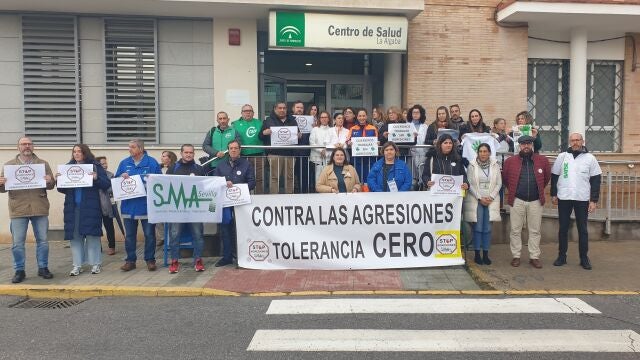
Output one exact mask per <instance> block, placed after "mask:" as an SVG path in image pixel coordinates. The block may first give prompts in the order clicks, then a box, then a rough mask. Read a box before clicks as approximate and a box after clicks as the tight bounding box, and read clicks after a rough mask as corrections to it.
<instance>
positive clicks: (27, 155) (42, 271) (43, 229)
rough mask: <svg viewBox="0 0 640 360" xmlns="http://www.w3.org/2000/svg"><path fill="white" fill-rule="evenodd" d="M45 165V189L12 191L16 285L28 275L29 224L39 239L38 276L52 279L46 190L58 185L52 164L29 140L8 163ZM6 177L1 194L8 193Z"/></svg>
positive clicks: (0, 185)
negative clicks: (26, 241)
mask: <svg viewBox="0 0 640 360" xmlns="http://www.w3.org/2000/svg"><path fill="white" fill-rule="evenodd" d="M29 164H44V169H45V176H44V179H45V181H46V188H35V189H23V190H9V216H10V217H11V236H12V237H13V245H12V247H11V251H12V252H13V268H14V269H15V275H14V276H13V279H12V280H11V282H12V283H14V284H17V283H21V282H22V281H24V279H25V278H26V273H25V271H24V264H25V249H24V242H25V240H26V237H27V228H28V227H29V221H31V227H32V228H33V234H34V235H35V238H36V259H37V262H38V276H40V277H42V278H44V279H51V278H53V274H52V273H51V272H49V242H48V241H47V230H48V229H49V199H48V198H47V190H51V189H53V187H54V186H55V178H54V177H53V172H52V171H51V167H50V166H49V163H48V162H46V161H44V160H42V159H40V158H38V157H37V156H36V154H34V153H33V141H32V140H31V139H30V138H28V137H22V138H20V140H18V155H17V156H16V157H15V159H12V160H10V161H8V162H7V163H6V164H5V165H29ZM6 182H7V178H6V177H5V175H4V169H3V170H2V175H0V192H7V190H6V189H5V184H6Z"/></svg>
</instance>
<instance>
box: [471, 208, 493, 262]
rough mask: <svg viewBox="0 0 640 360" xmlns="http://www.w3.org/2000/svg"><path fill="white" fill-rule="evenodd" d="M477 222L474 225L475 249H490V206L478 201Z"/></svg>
mask: <svg viewBox="0 0 640 360" xmlns="http://www.w3.org/2000/svg"><path fill="white" fill-rule="evenodd" d="M476 214H477V217H478V218H477V220H478V221H477V222H476V223H475V225H474V226H473V249H474V250H487V251H488V250H489V246H490V245H491V222H490V221H489V207H488V206H484V205H482V204H480V202H479V201H478V211H477V213H476Z"/></svg>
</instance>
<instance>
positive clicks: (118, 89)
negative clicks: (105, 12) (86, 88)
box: [104, 18, 158, 142]
mask: <svg viewBox="0 0 640 360" xmlns="http://www.w3.org/2000/svg"><path fill="white" fill-rule="evenodd" d="M156 33H157V27H156V21H155V19H129V18H127V19H120V18H106V19H105V20H104V48H105V69H106V84H105V85H106V89H105V90H106V91H105V93H106V112H107V114H106V115H107V116H106V119H107V142H127V141H129V140H130V139H131V138H134V137H136V138H141V139H143V140H145V141H148V142H157V141H158V133H157V131H158V126H157V124H158V117H157V114H158V109H157V101H156V95H157V60H156V41H157V40H156Z"/></svg>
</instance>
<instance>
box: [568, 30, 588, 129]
mask: <svg viewBox="0 0 640 360" xmlns="http://www.w3.org/2000/svg"><path fill="white" fill-rule="evenodd" d="M569 66H570V67H569V133H575V132H577V133H580V134H582V135H583V136H584V134H585V127H586V126H585V119H586V103H587V30H586V29H585V28H574V29H571V64H570V65H569Z"/></svg>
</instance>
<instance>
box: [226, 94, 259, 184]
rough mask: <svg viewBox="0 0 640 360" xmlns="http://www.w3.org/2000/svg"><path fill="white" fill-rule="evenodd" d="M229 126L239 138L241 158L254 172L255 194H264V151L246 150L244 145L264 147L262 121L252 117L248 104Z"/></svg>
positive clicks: (251, 108)
mask: <svg viewBox="0 0 640 360" xmlns="http://www.w3.org/2000/svg"><path fill="white" fill-rule="evenodd" d="M231 126H232V127H233V128H234V129H235V130H236V133H237V134H238V136H239V137H240V143H241V144H242V145H243V147H242V156H243V157H245V158H247V160H249V162H250V163H251V165H252V166H253V168H254V169H255V171H256V189H255V193H256V194H264V161H265V158H264V149H256V148H247V147H245V145H264V143H263V142H262V140H260V129H262V121H261V120H260V119H257V118H255V117H254V112H253V107H252V106H251V105H249V104H244V105H243V106H242V113H241V115H240V118H239V119H238V120H236V121H234V122H233V123H232V124H231Z"/></svg>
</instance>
